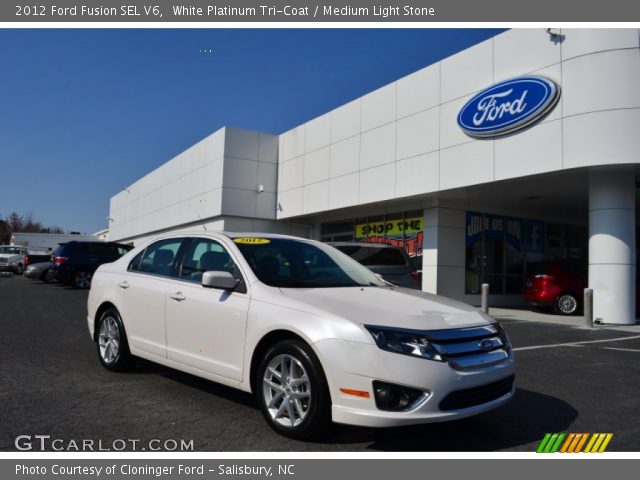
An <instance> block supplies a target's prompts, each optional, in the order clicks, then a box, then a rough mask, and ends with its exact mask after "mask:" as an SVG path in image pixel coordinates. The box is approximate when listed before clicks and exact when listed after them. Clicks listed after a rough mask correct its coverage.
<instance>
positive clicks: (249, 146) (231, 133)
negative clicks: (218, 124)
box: [224, 127, 260, 160]
mask: <svg viewBox="0 0 640 480" xmlns="http://www.w3.org/2000/svg"><path fill="white" fill-rule="evenodd" d="M225 131H226V135H225V140H224V154H225V156H227V157H235V158H245V159H248V160H258V150H259V144H260V134H259V133H258V132H251V131H249V130H240V129H238V128H230V127H226V129H225Z"/></svg>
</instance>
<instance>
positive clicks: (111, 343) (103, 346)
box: [96, 308, 133, 372]
mask: <svg viewBox="0 0 640 480" xmlns="http://www.w3.org/2000/svg"><path fill="white" fill-rule="evenodd" d="M96 337H97V342H96V346H97V350H98V358H99V359H100V363H102V365H103V366H104V367H105V368H107V369H109V370H113V371H116V372H121V371H124V370H127V369H128V368H129V367H130V366H131V364H132V363H133V357H132V356H131V352H130V351H129V344H128V343H127V334H126V333H125V331H124V325H123V324H122V320H121V319H120V314H119V313H118V311H117V310H116V309H115V308H109V309H107V310H105V311H104V312H103V313H102V315H101V316H100V320H99V321H98V332H97V335H96Z"/></svg>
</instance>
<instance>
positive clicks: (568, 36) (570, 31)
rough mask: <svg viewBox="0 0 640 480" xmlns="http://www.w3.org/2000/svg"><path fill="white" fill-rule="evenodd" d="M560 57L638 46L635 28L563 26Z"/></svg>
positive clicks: (565, 58) (565, 57) (564, 58)
mask: <svg viewBox="0 0 640 480" xmlns="http://www.w3.org/2000/svg"><path fill="white" fill-rule="evenodd" d="M562 34H563V35H564V41H563V42H562V59H563V60H567V59H569V58H573V57H577V56H579V55H585V54H588V53H593V52H600V51H603V50H614V49H619V48H638V46H640V43H639V42H638V30H636V29H635V28H563V29H562Z"/></svg>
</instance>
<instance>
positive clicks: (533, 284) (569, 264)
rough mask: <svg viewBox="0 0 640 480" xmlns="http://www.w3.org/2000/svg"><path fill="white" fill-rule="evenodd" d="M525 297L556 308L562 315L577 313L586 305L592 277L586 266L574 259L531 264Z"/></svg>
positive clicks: (543, 306)
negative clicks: (585, 293)
mask: <svg viewBox="0 0 640 480" xmlns="http://www.w3.org/2000/svg"><path fill="white" fill-rule="evenodd" d="M527 271H528V275H527V277H526V279H525V288H524V292H523V294H522V296H523V298H524V299H525V300H526V301H527V302H528V303H530V304H531V305H535V306H537V307H542V308H545V307H547V308H548V307H553V310H554V311H555V312H556V313H558V314H560V315H573V314H575V313H577V312H578V311H579V310H580V309H581V308H582V297H583V295H584V289H585V288H587V284H588V280H587V279H588V276H587V268H586V265H583V264H581V263H579V262H576V261H571V260H549V261H543V262H536V263H531V264H529V265H528V267H527Z"/></svg>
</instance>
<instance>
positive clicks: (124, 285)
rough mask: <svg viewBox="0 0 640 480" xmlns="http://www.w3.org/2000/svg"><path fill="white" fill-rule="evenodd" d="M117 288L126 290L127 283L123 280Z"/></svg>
mask: <svg viewBox="0 0 640 480" xmlns="http://www.w3.org/2000/svg"><path fill="white" fill-rule="evenodd" d="M118 286H119V287H120V288H121V289H123V290H126V289H127V288H129V282H127V281H126V280H125V281H124V282H120V283H119V284H118Z"/></svg>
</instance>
